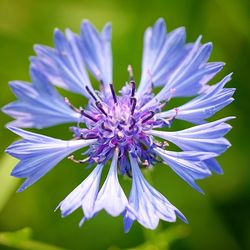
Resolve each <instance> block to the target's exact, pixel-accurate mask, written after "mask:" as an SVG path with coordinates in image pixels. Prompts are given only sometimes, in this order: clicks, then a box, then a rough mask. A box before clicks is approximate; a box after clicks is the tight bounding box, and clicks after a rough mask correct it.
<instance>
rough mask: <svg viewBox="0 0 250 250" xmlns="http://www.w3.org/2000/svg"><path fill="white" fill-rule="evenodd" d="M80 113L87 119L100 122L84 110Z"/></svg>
mask: <svg viewBox="0 0 250 250" xmlns="http://www.w3.org/2000/svg"><path fill="white" fill-rule="evenodd" d="M80 113H81V115H82V116H85V117H87V118H89V119H90V120H92V121H93V122H98V120H97V119H96V118H94V117H92V116H91V115H89V114H87V113H86V112H85V111H84V110H83V109H81V110H80Z"/></svg>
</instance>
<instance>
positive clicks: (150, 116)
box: [142, 111, 155, 123]
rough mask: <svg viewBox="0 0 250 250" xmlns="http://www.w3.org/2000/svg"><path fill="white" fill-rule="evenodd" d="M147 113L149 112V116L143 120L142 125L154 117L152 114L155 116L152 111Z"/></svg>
mask: <svg viewBox="0 0 250 250" xmlns="http://www.w3.org/2000/svg"><path fill="white" fill-rule="evenodd" d="M149 112H150V114H149V116H148V117H146V118H145V119H143V120H142V123H145V122H146V121H148V120H150V119H151V118H152V117H153V116H154V114H155V112H154V111H149Z"/></svg>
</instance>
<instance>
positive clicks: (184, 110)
mask: <svg viewBox="0 0 250 250" xmlns="http://www.w3.org/2000/svg"><path fill="white" fill-rule="evenodd" d="M231 75H232V74H229V75H227V76H226V77H225V78H224V79H223V80H222V81H220V82H219V83H217V84H216V85H213V86H211V87H210V88H208V90H207V91H206V92H204V93H203V94H201V95H199V96H197V97H196V98H194V99H193V100H191V101H189V102H188V103H186V104H184V105H182V106H180V107H178V108H177V110H178V112H177V114H176V109H172V110H169V111H166V112H162V113H159V114H157V117H159V118H169V117H173V116H175V118H176V119H180V120H185V121H189V122H192V123H196V124H200V123H204V122H205V121H204V119H207V118H210V117H211V116H212V115H214V114H215V113H216V112H218V111H219V110H221V109H223V108H224V107H225V106H227V105H228V104H230V103H231V102H232V101H233V100H234V99H233V98H232V95H233V93H234V91H235V89H234V88H223V87H224V86H225V84H226V83H227V82H228V81H230V80H231Z"/></svg>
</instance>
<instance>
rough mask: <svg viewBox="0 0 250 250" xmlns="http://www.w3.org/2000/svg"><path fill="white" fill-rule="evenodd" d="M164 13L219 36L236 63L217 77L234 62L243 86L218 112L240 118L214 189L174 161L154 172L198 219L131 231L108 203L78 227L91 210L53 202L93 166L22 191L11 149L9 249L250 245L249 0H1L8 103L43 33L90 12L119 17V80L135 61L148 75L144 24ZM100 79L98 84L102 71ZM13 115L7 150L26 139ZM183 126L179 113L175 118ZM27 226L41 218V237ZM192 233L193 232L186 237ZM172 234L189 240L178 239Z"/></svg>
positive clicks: (100, 20) (2, 177) (63, 171)
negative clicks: (177, 170)
mask: <svg viewBox="0 0 250 250" xmlns="http://www.w3.org/2000/svg"><path fill="white" fill-rule="evenodd" d="M158 17H164V18H165V20H166V21H167V24H168V30H172V29H174V28H177V27H179V26H185V27H186V29H187V40H188V41H193V40H194V39H195V38H196V37H197V36H198V35H199V34H203V42H207V41H212V42H213V44H214V50H213V54H212V58H211V60H215V61H219V60H222V61H225V62H226V63H227V65H226V67H225V69H224V70H223V72H221V73H220V74H219V75H218V76H217V77H216V79H215V80H219V79H220V78H222V76H223V75H225V74H227V73H229V72H231V71H233V72H234V76H233V80H232V81H231V82H230V83H229V84H228V86H230V87H236V88H237V91H236V94H235V99H236V101H235V102H234V103H233V104H232V105H230V106H229V107H227V108H226V109H225V110H223V111H221V112H219V114H217V115H216V117H214V118H213V119H216V118H219V117H225V116H229V115H236V116H237V119H236V120H234V121H232V122H231V124H232V125H233V127H234V128H233V130H232V131H231V132H230V134H229V135H228V139H229V140H230V141H231V143H232V145H233V147H231V148H230V149H229V150H228V152H226V153H225V154H224V155H223V156H221V157H220V159H219V161H220V163H221V165H222V166H223V168H224V171H225V174H224V175H223V176H216V175H213V176H212V177H211V178H209V179H207V180H203V181H201V182H200V185H201V186H202V188H203V189H204V190H205V192H206V195H205V196H202V195H200V194H199V193H197V192H196V191H194V190H192V189H191V188H190V187H189V186H187V185H186V184H185V183H184V182H183V181H182V180H180V178H178V177H177V176H176V175H175V174H174V173H172V172H171V171H170V170H169V169H168V168H167V167H165V166H161V165H158V166H157V167H156V168H155V171H153V172H152V176H151V178H152V181H153V182H154V186H156V188H157V189H159V190H160V191H161V192H162V193H163V194H164V195H166V197H167V198H168V199H169V200H170V201H171V202H172V203H173V204H174V205H176V206H177V207H178V208H179V209H180V210H181V211H182V212H183V213H184V214H185V215H186V216H187V218H188V220H189V223H190V224H189V225H188V226H185V225H182V223H181V222H177V223H176V225H173V224H168V223H161V224H160V228H159V229H158V230H157V231H155V232H151V231H149V230H145V229H142V227H141V226H139V225H138V224H137V223H135V225H134V226H133V228H132V229H131V231H130V233H129V234H124V233H123V225H122V219H121V218H111V217H109V216H108V215H107V214H105V213H104V212H101V213H100V214H99V215H98V216H96V218H94V219H92V220H91V221H89V222H86V223H85V224H84V226H83V227H82V228H79V227H78V221H79V220H80V219H81V216H82V214H81V211H78V212H76V213H74V214H73V215H71V216H69V217H67V218H65V219H62V218H61V217H60V215H59V212H56V213H54V212H53V210H54V208H55V207H56V206H57V204H58V203H59V202H60V201H61V200H62V199H63V198H64V197H65V196H66V195H67V194H68V193H69V192H70V191H71V190H72V189H73V188H74V187H75V186H76V185H78V184H79V183H80V182H81V181H82V180H83V179H84V178H85V177H86V176H87V174H88V173H89V171H86V170H85V169H84V167H82V166H81V167H80V166H78V165H75V164H73V163H71V162H69V161H67V160H65V161H63V162H62V163H60V164H59V165H58V166H57V167H56V168H55V169H54V170H53V171H51V173H49V174H48V175H47V176H46V177H44V178H43V179H42V180H40V181H39V182H38V183H36V184H35V185H34V186H32V187H31V188H29V189H28V190H27V191H25V192H24V193H18V194H17V193H15V192H14V190H15V189H16V187H17V184H18V183H19V181H18V180H16V179H14V178H12V177H10V176H9V173H10V171H11V169H12V167H13V166H14V165H15V163H16V161H15V160H13V159H11V158H10V157H8V156H3V155H2V156H1V158H0V185H1V186H0V187H1V193H0V232H6V231H9V232H15V233H13V234H11V233H7V234H6V233H1V234H0V249H13V248H11V247H14V248H18V249H30V248H31V249H34V250H39V249H46V250H49V249H55V250H56V249H60V247H62V248H65V249H70V250H82V249H91V250H92V249H93V250H95V249H96V250H97V249H126V248H128V249H145V250H146V249H150V250H151V249H152V250H154V249H173V250H174V249H183V250H188V249H192V250H193V249H203V250H211V249H213V250H216V249H218V250H219V249H220V250H224V249H228V250H237V249H250V237H249V235H250V217H249V211H250V196H249V194H250V169H249V159H250V157H249V153H250V152H249V148H250V146H249V122H250V118H249V116H248V115H249V114H250V109H249V108H250V105H249V99H250V95H249V93H250V84H249V65H250V62H249V58H250V29H249V24H250V2H249V0H238V1H237V0H210V1H202V0H175V1H170V0H154V1H149V0H144V1H135V0H133V1H132V0H127V1H123V0H113V1H102V0H93V1H87V0H86V1H84V0H83V1H80V0H60V1H59V0H36V1H35V0H0V55H1V57H0V58H1V59H0V76H1V92H0V93H1V98H0V106H3V105H5V104H6V103H8V102H10V101H12V100H14V99H15V98H14V96H13V94H12V93H11V91H10V89H9V88H8V84H7V82H9V81H10V80H19V79H20V80H27V81H28V80H29V74H28V68H29V61H28V57H29V56H31V55H34V52H33V49H32V46H33V45H34V44H36V43H40V44H47V45H52V31H53V29H54V27H59V28H61V29H65V28H66V27H69V28H71V29H73V30H74V31H76V32H78V31H79V26H80V23H81V20H82V19H83V18H87V19H90V20H91V21H92V22H93V23H94V24H96V26H97V27H98V28H101V27H102V26H103V25H104V23H105V22H107V21H111V22H112V23H113V42H112V44H113V54H114V83H115V86H116V89H117V90H118V89H119V88H120V87H121V86H122V85H123V83H124V82H125V81H126V80H127V77H128V76H127V70H126V69H127V65H128V64H132V65H133V68H134V72H135V76H136V79H137V81H138V79H139V75H140V63H141V54H142V53H141V51H142V39H143V32H144V30H145V28H146V27H147V26H149V25H152V24H153V22H154V21H155V20H156V19H157V18H158ZM215 80H213V81H212V82H213V83H214V82H215ZM94 85H95V86H97V83H96V82H95V81H94ZM62 93H63V95H67V96H68V97H69V98H70V100H71V101H72V102H74V103H75V104H76V105H84V104H85V103H86V100H84V98H82V97H81V96H77V95H72V94H69V93H68V92H66V91H64V92H62ZM8 121H10V118H8V117H7V116H6V115H3V114H1V119H0V123H1V124H0V125H1V130H0V141H1V145H0V147H1V152H3V150H4V149H5V148H6V147H7V146H8V145H9V144H10V143H11V142H12V141H13V140H15V139H16V137H15V136H14V135H13V134H11V133H10V132H8V131H7V130H6V129H5V128H4V125H5V124H6V123H7V122H8ZM182 126H183V125H182V123H177V125H176V127H175V128H176V129H178V128H180V127H182ZM65 131H68V130H67V126H66V125H61V126H57V127H55V128H49V129H45V130H43V131H41V132H42V133H44V134H48V135H50V136H54V137H58V138H70V137H71V134H70V132H69V133H65ZM121 183H122V185H123V186H124V188H125V189H126V190H128V189H129V187H130V181H128V180H126V179H124V180H123V178H121ZM25 227H29V228H32V231H33V238H34V239H35V240H36V241H33V240H31V237H30V231H29V229H23V230H21V231H18V230H20V229H22V228H25ZM187 233H188V234H189V235H188V237H184V236H185V235H186V234H187ZM181 238H183V239H181ZM13 239H15V240H14V243H13V241H12V240H13ZM172 239H180V240H177V241H174V242H172ZM4 241H5V242H4ZM23 241H24V242H26V244H28V248H27V247H26V248H25V247H22V246H23V245H19V246H17V245H13V244H15V243H16V242H17V243H18V242H19V243H20V242H21V243H22V244H23ZM38 241H39V242H44V243H39V242H38ZM6 242H7V243H6ZM27 242H28V243H27ZM45 242H46V244H49V245H56V246H58V248H56V247H54V248H53V246H49V245H46V244H45ZM169 243H171V244H170V247H169ZM29 244H31V246H30V245H29ZM32 244H33V245H32ZM43 244H45V245H43ZM42 246H43V247H44V248H42ZM137 246H138V248H136V247H137ZM29 247H30V248H29ZM39 247H40V248H39ZM46 247H47V248H46Z"/></svg>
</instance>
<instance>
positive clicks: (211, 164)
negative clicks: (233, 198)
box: [204, 158, 223, 174]
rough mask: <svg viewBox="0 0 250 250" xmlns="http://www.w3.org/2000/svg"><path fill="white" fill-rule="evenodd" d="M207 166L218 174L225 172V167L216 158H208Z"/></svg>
mask: <svg viewBox="0 0 250 250" xmlns="http://www.w3.org/2000/svg"><path fill="white" fill-rule="evenodd" d="M204 163H205V164H206V165H207V167H208V168H209V169H210V170H211V171H212V172H214V173H216V174H223V169H222V168H221V166H220V164H219V163H218V162H217V160H215V159H214V158H211V159H207V160H205V161H204Z"/></svg>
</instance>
